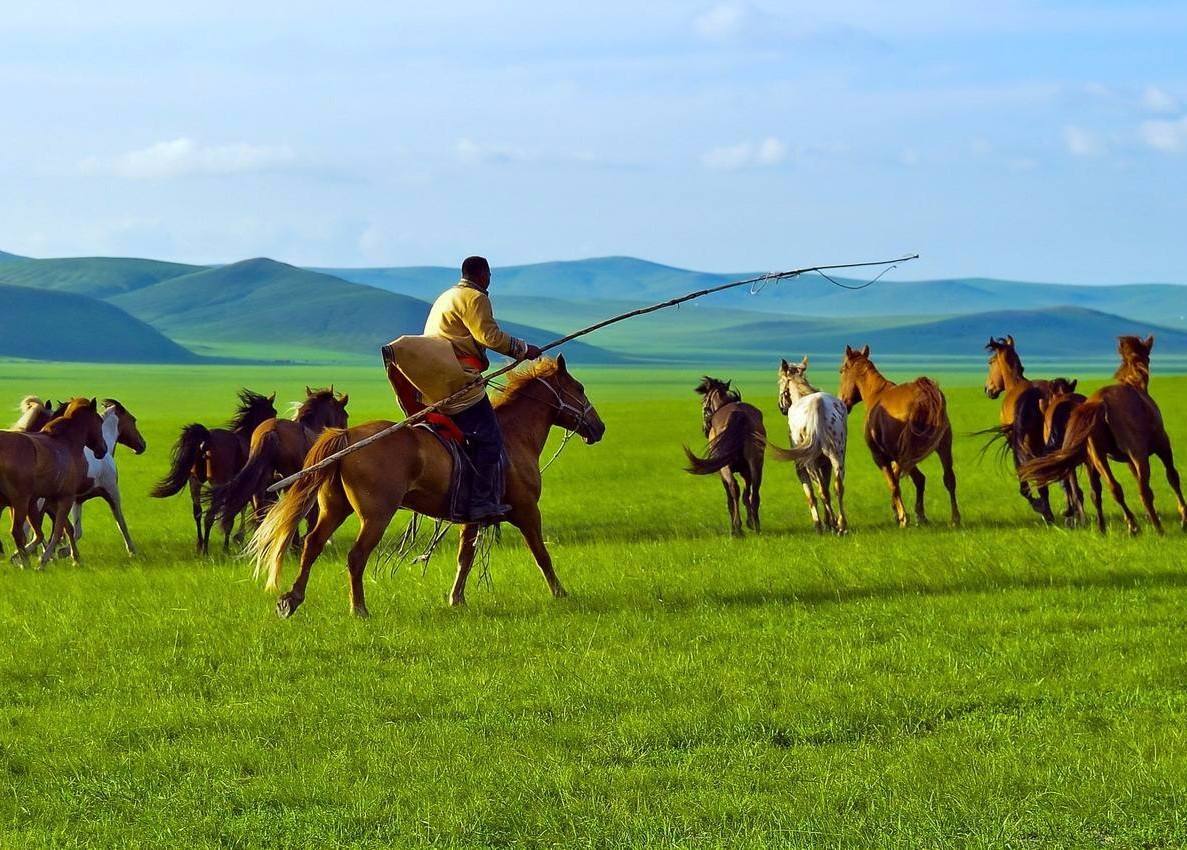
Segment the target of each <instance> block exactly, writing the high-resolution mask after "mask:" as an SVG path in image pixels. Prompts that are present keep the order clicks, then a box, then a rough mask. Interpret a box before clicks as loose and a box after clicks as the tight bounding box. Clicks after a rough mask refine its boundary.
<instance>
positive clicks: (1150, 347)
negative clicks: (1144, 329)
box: [1145, 334, 1154, 353]
mask: <svg viewBox="0 0 1187 850" xmlns="http://www.w3.org/2000/svg"><path fill="white" fill-rule="evenodd" d="M1145 344H1146V352H1147V353H1149V352H1150V351H1152V350H1153V349H1154V334H1150V335H1149V336H1148V337H1146V343H1145Z"/></svg>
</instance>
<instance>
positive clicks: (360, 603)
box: [346, 502, 399, 617]
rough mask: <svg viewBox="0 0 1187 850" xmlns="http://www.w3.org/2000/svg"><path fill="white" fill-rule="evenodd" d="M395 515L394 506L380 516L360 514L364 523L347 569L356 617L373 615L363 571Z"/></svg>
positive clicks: (351, 602) (351, 606)
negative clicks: (370, 609) (367, 596)
mask: <svg viewBox="0 0 1187 850" xmlns="http://www.w3.org/2000/svg"><path fill="white" fill-rule="evenodd" d="M397 504H399V503H398V502H397ZM395 515H396V509H395V508H394V507H393V508H389V509H385V510H384V512H383V513H382V514H380V515H378V516H362V515H360V519H361V520H362V525H361V527H360V528H359V536H358V537H356V538H355V539H354V545H353V546H351V547H350V552H348V553H347V555H346V569H347V570H349V571H350V610H351V611H352V612H353V613H354V615H355V616H356V617H370V616H371V612H370V611H368V610H367V600H366V598H365V595H364V593H363V571H364V570H366V569H367V559H369V558H370V557H371V553H372V552H373V551H375V547H376V546H378V545H379V541H380V540H382V539H383V532H385V531H387V527H388V525H389V524H390V523H391V521H392V517H393V516H395Z"/></svg>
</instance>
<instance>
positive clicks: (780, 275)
mask: <svg viewBox="0 0 1187 850" xmlns="http://www.w3.org/2000/svg"><path fill="white" fill-rule="evenodd" d="M918 257H919V255H918V254H911V255H910V256H907V257H898V258H896V259H893V260H877V261H873V262H867V263H837V264H835V265H831V266H808V267H806V268H802V269H791V270H789V271H785V272H769V273H768V274H763V275H758V276H757V277H751V278H747V279H745V280H735V281H732V282H730V283H723V284H720V285H718V286H711V287H709V288H708V289H698V290H697V291H696V292H689V293H688V294H687V295H681V296H680V297H679V298H671V299H669V300H667V301H661V302H659V303H658V304H652V305H651V306H650V307H640V308H639V309H638V310H631V311H629V312H626V313H620V314H619V315H617V316H612V317H610V318H609V319H604V320H603V321H600V322H596V323H595V324H592V325H590V326H589V327H585V328H582V329H581V330H579V331H574V332H573V333H571V334H569V335H568V336H562V337H560V338H559V339H554V340H553V341H552V342H550V343H548V344H547V345H542V346H540V351H541V352H544V351H549V350H551V349H553V348H556V347H557V346H561V345H564V344H565V343H566V342H572V341H573V340H575V339H577V338H579V337H583V336H585V335H587V334H591V333H593V332H594V331H597V330H601V329H602V328H604V327H607V326H609V325H613V324H617V323H618V322H622V321H626V320H627V319H633V318H635V317H636V316H645V315H647V314H648V313H654V312H656V311H657V310H663V309H665V308H667V307H675V306H677V305H679V304H684V303H685V302H687V301H693V300H695V299H697V298H703V297H705V296H706V295H712V294H714V293H715V292H724V291H725V290H727V289H736V288H738V287H739V286H757V285H765V284H768V283H777V282H779V281H781V280H787V279H788V278H793V277H799V276H800V275H802V274H810V273H811V272H827V271H836V270H837V269H860V268H868V267H870V266H891V267H893V266H895V265H897V264H898V263H905V262H907V261H909V260H914V259H918ZM521 362H522V361H520V360H516V361H514V362H512V363H509V364H508V365H506V366H504V367H502V368H501V369H497V370H495V371H494V372H491V373H490V374H489V375H484V376H482V377H479V378H475V379H474V380H472V381H470V382H468V383H467V384H466V385H465V386H464V387H462V388H461V389H460V390H458V391H457V392H455V393H453V394H452V395H449V396H447V397H445V398H443V399H441V400H440V401H436V402H434V403H433V404H430V405H428V406H427V407H425V408H423V409H421V410H419V411H417V412H416V413H414V414H412V415H411V416H409V417H408V418H407V419H404V420H401V421H400V422H397V423H395V424H394V425H390V426H388V427H387V428H384V429H383V430H382V431H376V432H375V433H374V434H372V435H371V436H370V437H364V438H363V439H361V440H359V441H358V442H357V443H351V444H350V445H349V446H347V447H346V448H344V449H341V450H340V451H336V452H334V453H333V454H332V455H326V456H325V457H324V458H322V459H321V460H320V461H318V462H317V463H315V464H313V465H312V466H307V467H305V468H304V469H302V470H300V471H299V472H296V473H294V474H292V475H290V476H289V477H288V478H283V479H281V480H280V481H277V482H276V483H275V484H273V485H272V486H271V487H269V488H268V492H270V493H274V492H276V491H277V490H281V489H283V488H285V487H288V486H289V485H290V484H292V483H293V482H294V481H296V480H297V479H299V478H303V477H304V476H306V475H309V474H310V473H312V472H316V471H317V470H319V469H324V468H325V467H327V466H329V465H330V464H332V463H336V462H337V461H338V460H340V459H342V458H343V457H345V456H346V455H348V454H350V453H351V452H357V451H358V450H359V449H361V448H363V447H364V446H369V445H371V443H374V442H375V441H376V440H382V439H383V438H384V437H386V436H387V435H388V434H393V433H395V432H396V431H399V430H400V429H402V428H407V427H409V426H412V425H415V424H416V423H418V422H422V421H424V419H425V418H426V417H427V416H428V415H429V414H430V413H433V412H434V411H436V410H438V409H440V408H441V407H443V406H445V405H448V404H449V403H450V402H452V401H455V400H456V399H459V398H462V397H463V396H464V395H465V394H466V393H468V392H471V391H472V390H473V389H474V387H475V386H478V385H482V386H486V385H487V384H489V383H490V382H491V381H493V380H494V379H495V378H498V377H499V376H500V375H505V374H507V373H508V372H510V371H511V370H512V369H514V368H515V367H516V366H518V365H519V364H520V363H521Z"/></svg>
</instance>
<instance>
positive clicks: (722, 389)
mask: <svg viewBox="0 0 1187 850" xmlns="http://www.w3.org/2000/svg"><path fill="white" fill-rule="evenodd" d="M730 383H731V382H730V381H723V380H721V379H720V378H711V377H709V376H708V375H702V376H701V382H700V383H699V384H697V386H696V392H697V393H699V394H700V395H703V396H707V395H709V394H710V393H720V394H721V396H722V397H723V398H724V399H725V403H726V404H729V403H730V402H739V401H741V400H742V393H741V392H740V391H738V390H735V389H732V388H731V387H730Z"/></svg>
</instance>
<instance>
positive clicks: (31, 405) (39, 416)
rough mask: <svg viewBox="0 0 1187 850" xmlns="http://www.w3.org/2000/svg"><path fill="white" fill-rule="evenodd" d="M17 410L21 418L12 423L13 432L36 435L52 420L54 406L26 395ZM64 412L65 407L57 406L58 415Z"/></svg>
mask: <svg viewBox="0 0 1187 850" xmlns="http://www.w3.org/2000/svg"><path fill="white" fill-rule="evenodd" d="M17 409H18V410H19V411H20V413H21V417H20V419H18V420H17V421H16V422H15V423H13V426H12V428H11V430H13V431H23V432H25V433H26V434H36V433H37V432H38V431H40V430H41V429H42V428H44V427H45V426H46V425H48V424H49V422H50V420H51V419H53V418H54V409H55V408H54V405H53V404H51V403H50V402H49V401H42V400H41V399H40V398H39V397H37V396H35V395H27V396H25V397H24V398H23V399H21V404H20V407H19V408H17ZM64 412H65V406H62V405H59V415H61V413H64Z"/></svg>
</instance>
